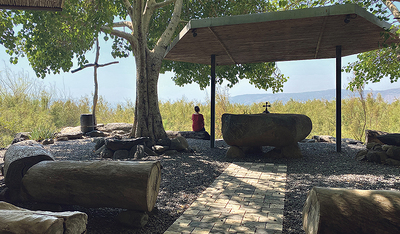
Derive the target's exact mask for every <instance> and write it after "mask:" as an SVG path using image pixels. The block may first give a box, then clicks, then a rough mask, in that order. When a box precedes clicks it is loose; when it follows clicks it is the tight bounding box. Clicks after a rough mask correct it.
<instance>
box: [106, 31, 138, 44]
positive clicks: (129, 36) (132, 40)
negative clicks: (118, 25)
mask: <svg viewBox="0 0 400 234" xmlns="http://www.w3.org/2000/svg"><path fill="white" fill-rule="evenodd" d="M100 30H101V31H102V32H105V33H110V34H111V35H114V36H117V37H121V38H124V39H126V40H127V41H129V42H130V43H131V44H134V45H137V42H138V41H137V39H136V37H135V36H134V35H132V34H130V33H126V32H122V31H119V30H115V29H113V28H111V27H109V26H101V27H100Z"/></svg>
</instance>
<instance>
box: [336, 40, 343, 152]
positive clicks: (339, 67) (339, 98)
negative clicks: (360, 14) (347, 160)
mask: <svg viewBox="0 0 400 234" xmlns="http://www.w3.org/2000/svg"><path fill="white" fill-rule="evenodd" d="M341 150H342V46H336V152H341Z"/></svg>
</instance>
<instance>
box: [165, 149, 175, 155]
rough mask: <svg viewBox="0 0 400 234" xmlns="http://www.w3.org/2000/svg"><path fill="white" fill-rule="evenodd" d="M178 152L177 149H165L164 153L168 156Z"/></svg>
mask: <svg viewBox="0 0 400 234" xmlns="http://www.w3.org/2000/svg"><path fill="white" fill-rule="evenodd" d="M177 153H178V151H177V150H171V149H170V150H167V151H165V152H164V155H168V156H172V155H175V154H177Z"/></svg>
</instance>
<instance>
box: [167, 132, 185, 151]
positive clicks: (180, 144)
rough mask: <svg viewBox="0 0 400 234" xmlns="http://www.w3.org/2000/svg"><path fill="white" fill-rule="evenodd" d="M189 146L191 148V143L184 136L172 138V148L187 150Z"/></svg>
mask: <svg viewBox="0 0 400 234" xmlns="http://www.w3.org/2000/svg"><path fill="white" fill-rule="evenodd" d="M187 148H189V143H188V142H187V140H186V139H185V138H184V137H182V136H178V137H176V138H173V139H171V146H170V149H174V150H177V151H183V150H186V149H187Z"/></svg>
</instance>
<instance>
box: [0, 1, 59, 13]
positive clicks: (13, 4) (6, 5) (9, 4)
mask: <svg viewBox="0 0 400 234" xmlns="http://www.w3.org/2000/svg"><path fill="white" fill-rule="evenodd" d="M63 6H64V0H0V8H3V9H18V10H47V11H61V10H62V8H63Z"/></svg>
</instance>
